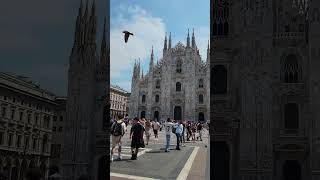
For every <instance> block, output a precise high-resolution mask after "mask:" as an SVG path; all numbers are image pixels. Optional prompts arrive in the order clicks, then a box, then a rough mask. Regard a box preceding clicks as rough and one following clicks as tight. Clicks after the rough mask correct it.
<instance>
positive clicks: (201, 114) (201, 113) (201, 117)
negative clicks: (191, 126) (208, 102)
mask: <svg viewBox="0 0 320 180" xmlns="http://www.w3.org/2000/svg"><path fill="white" fill-rule="evenodd" d="M198 121H200V122H202V121H204V113H203V112H199V115H198Z"/></svg>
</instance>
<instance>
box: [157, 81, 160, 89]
mask: <svg viewBox="0 0 320 180" xmlns="http://www.w3.org/2000/svg"><path fill="white" fill-rule="evenodd" d="M156 89H160V80H159V79H158V80H157V81H156Z"/></svg>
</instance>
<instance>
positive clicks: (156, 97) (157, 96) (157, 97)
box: [155, 94, 159, 102]
mask: <svg viewBox="0 0 320 180" xmlns="http://www.w3.org/2000/svg"><path fill="white" fill-rule="evenodd" d="M155 101H156V102H159V95H158V94H157V95H156V96H155Z"/></svg>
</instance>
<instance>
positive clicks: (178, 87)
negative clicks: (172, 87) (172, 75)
mask: <svg viewBox="0 0 320 180" xmlns="http://www.w3.org/2000/svg"><path fill="white" fill-rule="evenodd" d="M176 91H177V92H180V91H181V83H180V82H177V83H176Z"/></svg>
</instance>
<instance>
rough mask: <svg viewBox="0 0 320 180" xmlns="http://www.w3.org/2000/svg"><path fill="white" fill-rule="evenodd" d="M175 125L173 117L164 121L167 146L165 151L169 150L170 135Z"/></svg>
mask: <svg viewBox="0 0 320 180" xmlns="http://www.w3.org/2000/svg"><path fill="white" fill-rule="evenodd" d="M173 126H174V124H173V123H172V122H171V119H170V118H168V119H167V122H166V123H164V129H165V131H166V148H165V152H169V147H170V135H171V132H172V127H173Z"/></svg>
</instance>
